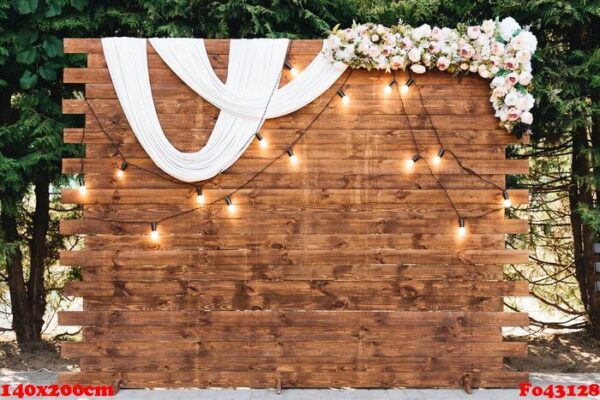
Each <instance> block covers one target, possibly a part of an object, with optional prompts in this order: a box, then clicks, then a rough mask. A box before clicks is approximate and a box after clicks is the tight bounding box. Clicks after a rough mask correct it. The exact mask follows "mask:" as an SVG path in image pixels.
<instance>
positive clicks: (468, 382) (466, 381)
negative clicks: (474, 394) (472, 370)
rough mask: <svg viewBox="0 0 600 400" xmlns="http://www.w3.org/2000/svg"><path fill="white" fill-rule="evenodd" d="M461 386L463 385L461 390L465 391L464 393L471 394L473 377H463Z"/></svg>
mask: <svg viewBox="0 0 600 400" xmlns="http://www.w3.org/2000/svg"><path fill="white" fill-rule="evenodd" d="M462 384H463V388H464V389H465V392H467V394H471V389H472V385H473V377H472V376H471V374H464V375H463V377H462Z"/></svg>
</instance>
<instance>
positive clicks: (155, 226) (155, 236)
mask: <svg viewBox="0 0 600 400" xmlns="http://www.w3.org/2000/svg"><path fill="white" fill-rule="evenodd" d="M150 229H151V231H150V239H152V240H153V241H155V242H156V241H158V224H157V223H156V222H152V223H151V224H150Z"/></svg>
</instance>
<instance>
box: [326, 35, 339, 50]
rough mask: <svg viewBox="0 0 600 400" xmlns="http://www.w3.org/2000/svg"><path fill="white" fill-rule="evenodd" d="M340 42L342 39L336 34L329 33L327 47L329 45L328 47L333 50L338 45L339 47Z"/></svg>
mask: <svg viewBox="0 0 600 400" xmlns="http://www.w3.org/2000/svg"><path fill="white" fill-rule="evenodd" d="M341 44H342V41H341V40H340V38H339V37H338V36H337V35H329V37H328V38H327V47H329V48H330V49H333V50H335V49H337V48H338V47H340V45H341Z"/></svg>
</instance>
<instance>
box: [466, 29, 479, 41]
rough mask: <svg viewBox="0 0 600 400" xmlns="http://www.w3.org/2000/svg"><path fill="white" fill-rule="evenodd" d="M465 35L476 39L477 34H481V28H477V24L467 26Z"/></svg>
mask: <svg viewBox="0 0 600 400" xmlns="http://www.w3.org/2000/svg"><path fill="white" fill-rule="evenodd" d="M467 36H468V37H469V38H470V39H477V38H478V37H479V36H481V28H479V27H478V26H470V27H468V28H467Z"/></svg>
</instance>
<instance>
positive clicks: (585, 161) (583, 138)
mask: <svg viewBox="0 0 600 400" xmlns="http://www.w3.org/2000/svg"><path fill="white" fill-rule="evenodd" d="M589 148H590V141H589V138H588V133H587V131H586V130H585V129H580V130H579V131H577V132H575V133H574V134H573V162H572V174H571V176H572V178H571V179H572V181H571V185H570V187H569V205H570V211H571V227H572V228H573V244H574V258H575V274H576V277H577V281H578V283H579V289H580V292H581V300H582V302H583V305H584V307H585V310H586V313H587V316H588V320H589V322H590V324H591V327H592V332H593V334H594V336H595V337H596V338H599V339H600V301H599V296H598V294H597V293H596V272H595V267H594V232H593V231H592V229H591V227H590V226H589V225H588V224H587V223H585V221H583V220H582V218H581V215H580V213H579V210H578V207H579V206H580V205H588V206H589V207H593V206H594V197H593V193H592V189H591V188H590V187H589V185H587V184H586V183H585V182H580V181H578V179H577V178H578V177H585V176H589V174H590V169H591V163H590V160H589V155H588V153H587V150H589Z"/></svg>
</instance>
